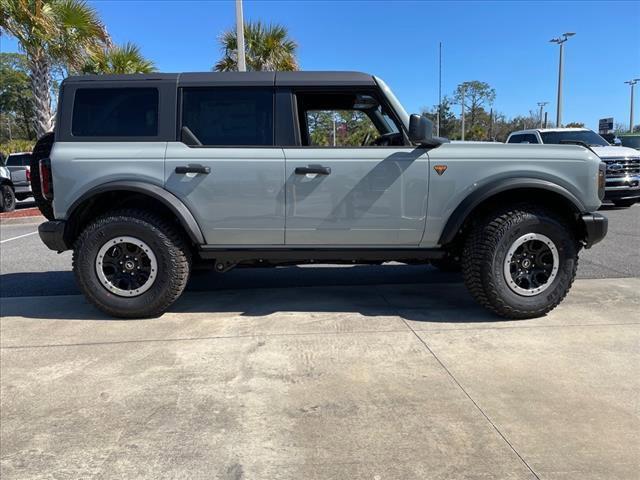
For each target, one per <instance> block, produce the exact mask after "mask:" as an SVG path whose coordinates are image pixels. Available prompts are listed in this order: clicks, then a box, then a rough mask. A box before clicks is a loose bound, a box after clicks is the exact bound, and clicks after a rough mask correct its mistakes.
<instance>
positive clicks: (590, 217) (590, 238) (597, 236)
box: [582, 213, 609, 248]
mask: <svg viewBox="0 0 640 480" xmlns="http://www.w3.org/2000/svg"><path fill="white" fill-rule="evenodd" d="M582 223H583V224H584V231H585V238H584V242H585V244H584V248H591V247H592V246H593V245H595V244H596V243H598V242H599V241H600V240H602V239H603V238H604V237H605V236H606V235H607V229H608V228H609V219H608V218H607V217H605V216H604V215H600V214H599V213H585V214H583V215H582Z"/></svg>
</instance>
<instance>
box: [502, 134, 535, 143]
mask: <svg viewBox="0 0 640 480" xmlns="http://www.w3.org/2000/svg"><path fill="white" fill-rule="evenodd" d="M508 143H538V139H537V138H536V136H535V135H534V134H532V133H524V134H520V135H512V136H511V137H510V138H509V142H508Z"/></svg>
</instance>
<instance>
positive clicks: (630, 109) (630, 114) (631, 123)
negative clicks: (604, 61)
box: [624, 78, 640, 133]
mask: <svg viewBox="0 0 640 480" xmlns="http://www.w3.org/2000/svg"><path fill="white" fill-rule="evenodd" d="M638 82H640V78H634V79H633V80H628V81H626V82H624V83H628V84H629V86H630V87H631V105H630V107H629V133H633V87H635V86H636V83H638Z"/></svg>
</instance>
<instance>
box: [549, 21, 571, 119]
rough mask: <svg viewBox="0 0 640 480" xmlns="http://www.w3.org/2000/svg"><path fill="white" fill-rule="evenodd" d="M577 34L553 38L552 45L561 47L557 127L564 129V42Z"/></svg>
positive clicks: (564, 34)
mask: <svg viewBox="0 0 640 480" xmlns="http://www.w3.org/2000/svg"><path fill="white" fill-rule="evenodd" d="M574 35H575V32H566V33H563V34H562V36H561V37H558V38H552V39H551V40H549V41H550V42H551V43H557V44H558V45H560V61H559V63H558V105H557V106H556V127H557V128H560V127H562V76H563V74H564V42H566V41H567V40H568V39H569V37H573V36H574Z"/></svg>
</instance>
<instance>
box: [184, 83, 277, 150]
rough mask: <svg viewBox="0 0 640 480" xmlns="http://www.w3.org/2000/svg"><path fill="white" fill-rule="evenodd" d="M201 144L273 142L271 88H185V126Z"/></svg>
mask: <svg viewBox="0 0 640 480" xmlns="http://www.w3.org/2000/svg"><path fill="white" fill-rule="evenodd" d="M185 127H186V129H188V130H189V131H190V133H189V135H190V136H192V137H195V140H197V142H199V143H200V144H201V145H202V146H205V147H206V146H269V145H273V89H270V88H224V87H218V88H184V89H183V90H182V123H181V128H182V129H183V132H182V138H184V133H185V132H184V130H185Z"/></svg>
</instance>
